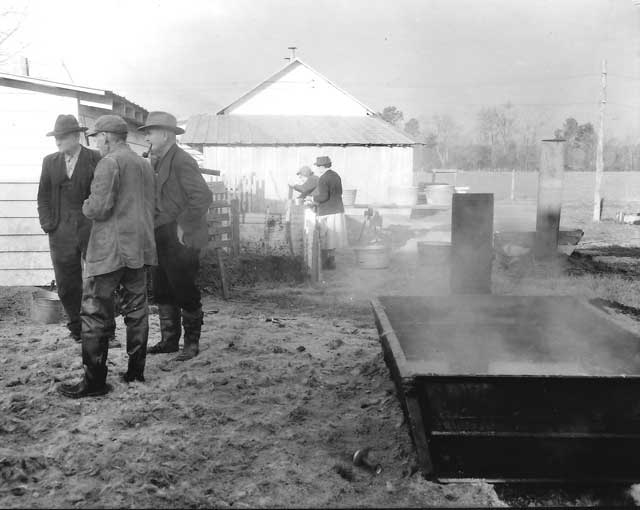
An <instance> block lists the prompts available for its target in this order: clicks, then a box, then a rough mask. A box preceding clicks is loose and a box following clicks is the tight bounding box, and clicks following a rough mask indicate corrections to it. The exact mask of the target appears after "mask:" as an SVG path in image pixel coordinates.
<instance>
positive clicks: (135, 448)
mask: <svg viewBox="0 0 640 510" xmlns="http://www.w3.org/2000/svg"><path fill="white" fill-rule="evenodd" d="M636 228H640V227H636ZM394 232H395V237H394V244H395V246H396V248H397V250H396V252H395V253H394V257H393V259H392V264H391V267H390V268H389V269H388V270H377V271H376V270H365V269H358V268H356V267H355V265H354V261H353V256H352V254H351V253H349V252H346V253H344V254H342V255H341V256H339V258H338V269H337V270H336V271H335V272H327V273H325V278H324V280H323V282H321V283H320V284H319V285H317V286H315V287H312V286H310V285H308V284H306V283H303V284H296V283H291V284H288V283H282V282H268V281H257V282H255V283H254V285H251V286H249V285H245V286H239V285H236V287H235V288H234V290H233V296H232V299H230V300H229V301H223V300H222V299H220V297H219V296H218V295H217V294H213V295H206V296H205V298H204V311H205V324H204V327H203V335H202V342H201V343H202V347H201V354H200V355H199V356H198V357H197V358H196V359H194V360H192V361H189V362H186V363H177V362H172V361H171V358H172V357H173V355H157V356H149V357H148V359H147V369H146V374H145V375H146V379H147V382H146V383H144V384H140V383H133V384H131V385H128V386H127V385H125V384H123V383H121V382H119V380H118V378H117V374H118V373H119V372H120V371H123V370H125V368H126V362H127V357H126V351H125V349H124V348H122V347H120V348H114V349H112V350H111V351H110V353H109V370H110V373H109V382H110V383H111V384H112V385H113V386H114V391H113V392H112V393H110V394H109V395H107V396H105V397H102V398H96V399H83V400H80V401H73V400H69V399H65V398H63V397H61V396H59V395H58V393H57V392H56V391H55V386H56V385H57V384H59V383H60V382H62V381H64V382H68V381H74V380H76V379H78V378H79V377H81V375H82V369H81V361H80V347H79V346H78V345H77V344H75V343H74V342H72V341H71V340H68V339H66V338H65V336H66V330H65V327H64V325H63V324H62V323H61V324H55V325H40V324H36V323H33V322H32V320H31V317H30V312H29V303H30V294H31V291H32V290H33V289H27V288H0V319H1V320H0V507H11V508H16V507H47V508H50V507H154V508H168V507H212V506H215V507H233V508H247V507H272V506H279V507H280V506H289V507H310V506H311V507H353V506H362V507H426V506H437V507H460V506H475V507H489V506H496V507H505V506H509V505H523V506H535V505H582V506H588V505H601V506H605V507H609V506H612V505H631V504H632V500H631V499H630V497H629V496H628V495H627V491H628V489H629V487H616V488H597V487H578V488H571V487H557V486H553V487H527V488H523V487H519V486H515V487H514V486H504V485H502V486H499V485H495V486H494V485H491V484H487V483H475V484H466V483H465V484H446V485H445V484H438V483H434V482H430V481H427V480H425V479H424V478H423V477H422V476H421V475H420V473H419V472H417V471H416V469H417V466H416V459H415V455H414V453H413V447H412V445H411V442H410V438H409V432H408V429H407V424H406V423H404V421H403V419H402V412H401V409H400V405H399V402H398V400H397V398H396V396H395V388H394V386H393V384H392V382H391V380H390V378H389V374H388V370H387V368H386V366H385V364H384V362H383V360H382V356H381V351H380V345H379V342H378V337H377V332H376V330H375V326H374V321H373V315H372V313H371V310H370V308H369V305H368V301H369V299H370V298H371V297H372V296H375V295H379V294H405V295H421V294H422V295H424V294H443V293H446V292H448V270H446V269H443V268H438V269H434V268H433V267H429V266H425V265H424V264H422V263H420V262H419V261H418V259H417V257H416V255H415V253H412V252H411V251H403V249H402V247H403V246H405V245H406V243H407V239H408V238H409V237H410V236H408V235H406V234H407V232H406V229H404V228H396V229H395V230H394ZM616 244H619V245H621V244H623V243H616ZM591 249H592V250H593V249H594V248H593V247H591ZM599 249H600V250H601V251H600V252H598V253H599V255H598V254H596V258H595V259H594V258H593V257H594V254H593V253H587V254H586V255H579V256H578V257H577V258H575V257H574V259H575V260H578V258H580V257H582V258H581V259H580V262H581V265H580V266H579V267H580V268H581V271H582V272H578V273H576V274H571V273H570V271H567V268H568V267H574V266H575V264H574V262H573V261H569V262H567V263H566V264H565V265H561V266H558V267H557V268H555V269H554V270H553V271H549V272H547V273H544V272H542V273H541V272H540V269H539V268H537V269H536V268H529V270H524V271H519V272H518V273H517V274H510V273H509V272H507V271H504V270H503V269H502V268H500V267H498V265H496V266H495V267H494V277H493V280H494V292H497V293H504V294H518V293H527V294H535V293H540V294H545V293H546V294H549V293H552V294H556V293H569V294H577V295H581V296H585V297H587V298H591V299H600V300H601V301H600V304H601V305H602V306H605V307H608V308H609V310H611V313H612V314H616V315H619V316H620V320H627V321H630V322H632V323H633V324H634V325H635V327H637V328H638V331H639V332H640V326H639V324H640V323H638V322H637V321H638V316H637V315H638V314H636V315H634V313H635V312H634V311H636V310H637V308H638V304H639V303H638V296H640V293H639V292H638V291H639V290H640V289H638V288H637V287H638V285H637V284H636V283H635V280H634V277H632V276H630V275H629V274H626V273H622V274H621V273H619V272H613V273H611V274H607V272H606V271H607V270H606V267H613V266H614V264H609V265H608V266H606V267H605V269H604V270H603V271H604V273H598V271H600V269H602V267H601V266H599V265H598V261H599V260H600V259H599V258H598V257H605V258H606V257H607V256H609V254H608V253H607V252H606V247H605V248H603V247H600V248H599ZM602 250H604V251H602ZM603 253H604V255H603ZM615 255H623V257H622V258H625V259H629V258H630V259H632V260H631V262H628V261H626V262H624V263H625V264H628V263H630V264H631V265H634V264H636V263H637V262H638V260H640V250H638V251H636V250H633V249H632V248H631V249H629V250H627V251H622V252H616V253H614V256H615ZM565 262H566V261H565ZM609 262H610V261H609ZM625 267H626V266H625ZM594 268H596V269H594ZM598 268H600V269H598ZM263 280H264V279H263ZM618 305H620V306H618ZM152 311H153V313H152V315H151V317H150V323H151V334H150V343H155V341H157V339H158V337H159V327H158V318H157V313H156V312H155V310H154V309H153V308H152ZM118 339H119V341H120V342H121V343H122V344H124V328H123V324H122V319H121V318H119V319H118ZM365 446H368V447H371V448H372V456H373V457H374V458H375V460H376V461H377V462H379V463H380V464H381V465H382V467H383V470H382V473H381V474H380V475H377V476H376V475H374V474H372V473H369V472H368V471H366V470H363V469H361V468H357V467H355V466H353V465H352V463H351V457H352V455H353V453H354V451H355V450H357V449H358V448H362V447H365Z"/></svg>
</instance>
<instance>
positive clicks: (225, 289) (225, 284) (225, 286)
mask: <svg viewBox="0 0 640 510" xmlns="http://www.w3.org/2000/svg"><path fill="white" fill-rule="evenodd" d="M215 252H216V258H217V259H218V268H219V269H220V282H221V284H222V298H223V299H229V280H228V279H227V270H226V268H225V267H224V259H223V257H222V248H220V247H216V248H215Z"/></svg>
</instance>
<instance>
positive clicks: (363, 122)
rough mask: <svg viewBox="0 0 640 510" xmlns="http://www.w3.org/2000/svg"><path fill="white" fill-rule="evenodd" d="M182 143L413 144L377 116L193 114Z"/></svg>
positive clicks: (413, 141)
mask: <svg viewBox="0 0 640 510" xmlns="http://www.w3.org/2000/svg"><path fill="white" fill-rule="evenodd" d="M181 142H182V143H191V144H204V145H416V144H418V143H419V142H416V141H415V140H413V139H412V138H411V137H409V136H408V135H407V134H406V133H403V132H402V131H400V130H399V129H398V128H396V127H394V126H393V125H391V124H389V123H388V122H386V121H384V120H382V119H380V118H378V117H338V116H324V117H323V116H312V115H300V116H289V115H210V114H209V115H206V114H205V115H194V116H193V117H191V118H190V119H189V122H188V123H187V129H186V132H185V134H183V135H182V137H181Z"/></svg>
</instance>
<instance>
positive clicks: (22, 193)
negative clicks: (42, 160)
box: [0, 182, 38, 201]
mask: <svg viewBox="0 0 640 510" xmlns="http://www.w3.org/2000/svg"><path fill="white" fill-rule="evenodd" d="M37 196H38V183H37V182H35V183H34V182H0V201H2V200H34V201H35V200H36V198H37Z"/></svg>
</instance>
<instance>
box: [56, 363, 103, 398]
mask: <svg viewBox="0 0 640 510" xmlns="http://www.w3.org/2000/svg"><path fill="white" fill-rule="evenodd" d="M94 371H95V372H97V373H96V374H91V371H90V370H89V368H88V367H87V366H86V365H85V366H84V377H83V378H82V379H81V380H80V381H79V382H77V383H76V384H61V385H60V386H58V388H57V390H58V393H60V394H61V395H63V396H65V397H69V398H84V397H100V396H102V395H106V394H107V393H109V392H110V391H111V390H112V389H113V388H112V387H111V385H110V384H107V383H106V381H105V379H106V376H107V368H106V367H102V366H98V367H95V368H94ZM93 376H96V377H93Z"/></svg>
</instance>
